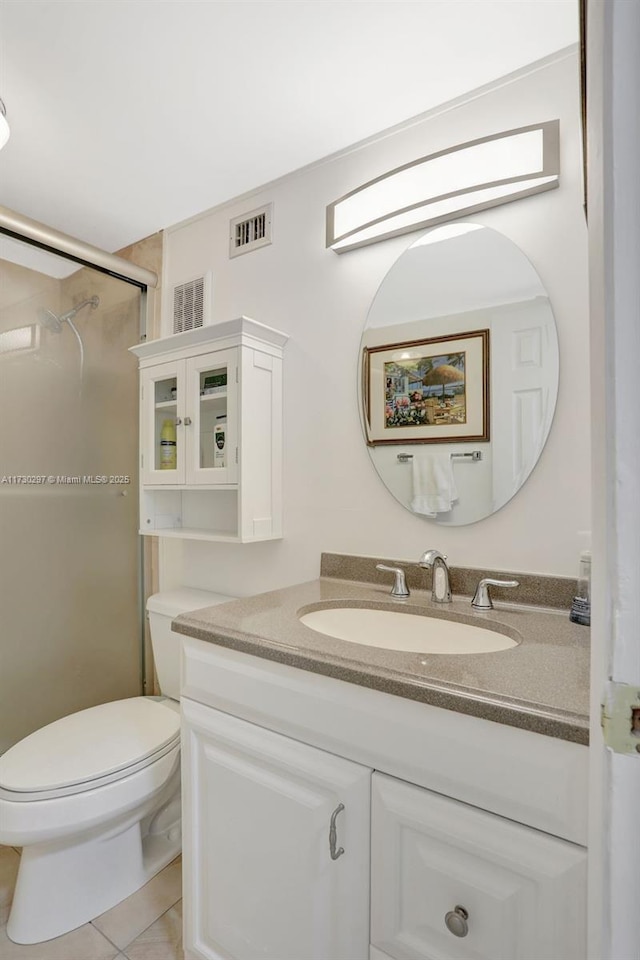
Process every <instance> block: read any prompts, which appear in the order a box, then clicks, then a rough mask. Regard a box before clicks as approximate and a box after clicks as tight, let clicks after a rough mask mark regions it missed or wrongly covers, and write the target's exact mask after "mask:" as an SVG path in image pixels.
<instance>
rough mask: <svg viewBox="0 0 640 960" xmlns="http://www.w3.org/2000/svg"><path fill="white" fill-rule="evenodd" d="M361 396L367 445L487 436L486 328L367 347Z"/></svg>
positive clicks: (430, 441) (432, 441)
mask: <svg viewBox="0 0 640 960" xmlns="http://www.w3.org/2000/svg"><path fill="white" fill-rule="evenodd" d="M362 395H363V403H364V417H365V428H366V432H367V443H368V444H369V445H370V446H377V445H379V444H388V443H403V444H406V443H467V442H469V441H472V440H473V441H483V440H489V436H490V417H489V413H490V410H489V407H490V384H489V330H470V331H468V332H464V333H457V334H454V335H449V336H443V337H430V338H429V339H424V340H407V341H403V342H400V343H386V344H382V345H379V346H368V347H365V348H364V349H363V352H362Z"/></svg>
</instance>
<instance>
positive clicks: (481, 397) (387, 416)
mask: <svg viewBox="0 0 640 960" xmlns="http://www.w3.org/2000/svg"><path fill="white" fill-rule="evenodd" d="M361 347H362V349H361V380H360V396H361V411H362V422H363V429H364V433H365V439H366V441H367V444H368V447H369V453H370V455H371V460H372V463H373V465H374V467H375V468H376V470H377V472H378V474H379V476H380V478H381V479H382V481H383V483H384V484H385V486H386V487H387V489H388V490H389V492H390V493H392V494H393V496H394V497H395V498H396V499H397V500H398V501H399V502H400V503H401V504H402V505H403V506H404V507H406V508H407V509H408V510H410V511H412V512H413V513H415V514H416V515H418V516H422V517H427V518H429V519H433V520H435V521H436V522H437V523H441V524H450V525H454V526H457V525H461V524H466V523H475V522H476V521H477V520H482V519H483V518H484V517H488V516H490V515H491V514H492V513H495V511H496V510H499V509H500V507H503V506H504V504H505V503H507V501H509V500H510V499H511V498H512V497H513V496H514V494H516V493H517V491H518V490H519V489H520V487H521V486H522V484H523V483H524V482H525V480H526V479H527V477H528V476H529V474H530V473H531V471H532V470H533V468H534V466H535V464H536V462H537V461H538V458H539V457H540V454H541V452H542V448H543V447H544V444H545V441H546V439H547V437H548V435H549V430H550V428H551V421H552V419H553V414H554V410H555V405H556V398H557V394H558V336H557V332H556V326H555V321H554V318H553V313H552V310H551V304H550V303H549V298H548V296H547V293H546V290H545V289H544V287H543V285H542V282H541V280H540V277H539V276H538V274H537V273H536V271H535V270H534V268H533V266H532V265H531V263H530V262H529V260H528V259H527V258H526V256H525V255H524V254H523V253H522V251H521V250H520V249H519V248H518V247H517V246H516V245H515V244H514V243H513V242H512V241H511V240H509V239H507V238H506V237H504V236H503V235H502V234H500V233H498V232H497V231H496V230H493V229H490V228H489V227H483V226H482V225H481V224H478V223H453V224H446V225H444V226H441V227H435V228H434V229H432V230H429V231H428V232H427V233H425V234H423V235H421V236H420V237H418V239H417V240H416V241H415V242H414V243H412V245H411V246H410V247H409V248H408V249H407V250H405V252H404V253H403V254H402V255H401V256H400V257H399V258H398V260H397V261H396V263H395V264H394V265H393V267H392V268H391V270H390V271H389V272H388V274H387V275H386V277H385V278H384V280H383V281H382V283H381V285H380V288H379V290H378V292H377V294H376V296H375V299H374V301H373V303H372V305H371V309H370V310H369V313H368V315H367V321H366V324H365V330H364V334H363V337H362V344H361Z"/></svg>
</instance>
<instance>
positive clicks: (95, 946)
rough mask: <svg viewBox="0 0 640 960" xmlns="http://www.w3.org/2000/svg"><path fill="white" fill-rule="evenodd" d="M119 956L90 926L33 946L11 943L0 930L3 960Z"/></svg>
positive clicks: (98, 959) (85, 959)
mask: <svg viewBox="0 0 640 960" xmlns="http://www.w3.org/2000/svg"><path fill="white" fill-rule="evenodd" d="M118 955H119V954H118V949H117V947H114V945H113V944H112V943H110V942H109V941H108V940H107V938H106V937H103V936H102V934H101V933H100V932H99V931H98V930H96V929H95V927H92V926H91V924H90V923H85V925H84V926H83V927H78V929H77V930H72V931H71V933H65V935H64V936H63V937H56V938H55V939H54V940H46V941H45V942H44V943H33V944H18V943H12V941H11V940H9V938H8V937H7V931H6V927H3V928H2V929H1V930H0V957H1V958H2V960H115V958H116V957H117V956H118Z"/></svg>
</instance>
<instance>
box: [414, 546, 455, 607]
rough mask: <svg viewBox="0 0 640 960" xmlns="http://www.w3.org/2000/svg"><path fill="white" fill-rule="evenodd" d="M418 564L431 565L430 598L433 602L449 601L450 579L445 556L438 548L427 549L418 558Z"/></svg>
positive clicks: (426, 567)
mask: <svg viewBox="0 0 640 960" xmlns="http://www.w3.org/2000/svg"><path fill="white" fill-rule="evenodd" d="M418 566H419V567H424V568H425V569H428V568H429V567H433V575H432V577H431V599H432V600H433V601H435V603H451V580H450V577H449V567H448V566H447V558H446V557H445V556H443V555H442V554H441V553H440V551H439V550H427V551H426V552H425V553H423V554H422V556H421V557H420V559H419V560H418Z"/></svg>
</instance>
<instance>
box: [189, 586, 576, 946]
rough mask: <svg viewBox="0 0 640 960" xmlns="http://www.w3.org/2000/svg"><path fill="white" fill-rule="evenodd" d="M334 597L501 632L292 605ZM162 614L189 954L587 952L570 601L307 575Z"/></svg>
mask: <svg viewBox="0 0 640 960" xmlns="http://www.w3.org/2000/svg"><path fill="white" fill-rule="evenodd" d="M332 607H333V608H335V607H340V608H345V607H346V608H353V609H358V608H361V609H368V610H375V609H381V610H391V611H394V610H397V611H398V612H402V611H404V612H411V613H413V614H414V615H418V616H422V617H424V619H425V629H426V630H431V629H436V630H437V625H438V622H439V620H440V618H441V617H445V618H446V619H447V620H449V621H451V622H452V623H454V624H455V623H459V624H467V625H470V626H473V625H474V624H475V625H478V626H480V627H482V628H483V629H489V630H493V631H497V632H499V633H502V634H503V635H505V636H509V637H510V638H512V639H514V640H515V641H516V645H515V646H513V647H511V648H510V649H507V650H501V651H498V652H492V653H484V654H467V655H458V656H456V655H449V654H430V653H420V652H401V651H398V650H389V649H383V648H372V647H369V646H367V645H364V644H362V643H360V642H358V643H352V642H349V641H346V640H343V639H337V638H333V637H329V636H326V635H324V634H322V633H318V632H316V631H314V630H312V629H309V628H308V627H306V626H304V625H303V624H302V623H301V622H300V619H299V618H300V616H303V615H304V613H305V612H307V611H308V610H309V609H311V610H322V609H331V608H332ZM174 629H175V630H176V631H178V632H179V633H182V634H185V635H186V637H187V639H186V640H185V642H184V654H183V687H182V709H183V802H184V866H185V875H184V881H185V887H184V904H185V949H186V953H187V956H189V957H192V958H195V957H198V958H216V960H218V958H225V960H226V958H235V960H249V958H255V957H258V956H260V957H265V958H273V960H301V958H304V960H316V958H317V960H385V958H389V957H392V958H397V960H472V958H473V960H480V958H487V960H558V958H560V957H562V960H583V958H584V956H585V931H586V919H585V905H586V838H587V810H586V802H587V801H586V798H587V753H588V751H587V748H586V742H587V731H588V721H587V713H588V650H587V644H586V641H585V636H586V633H585V630H584V628H580V627H577V626H576V625H574V624H571V623H570V622H569V620H568V617H567V615H566V613H565V612H564V611H563V612H560V611H552V610H542V609H534V608H526V607H517V606H513V605H509V606H507V605H503V606H500V607H499V609H496V610H493V611H491V613H489V614H476V613H474V612H472V611H471V610H470V605H469V600H468V598H456V599H454V602H453V603H452V604H447V605H446V609H445V610H444V611H443V610H442V609H438V605H436V604H434V603H433V602H432V601H431V600H430V599H429V596H428V595H427V594H426V593H425V592H423V591H419V592H415V591H414V592H413V593H412V596H411V598H410V599H409V600H408V601H404V602H401V603H400V604H398V603H397V602H396V603H395V604H394V603H393V602H391V601H390V598H389V595H388V588H383V587H380V586H374V585H371V584H365V583H356V582H347V581H344V580H338V579H331V578H321V579H320V580H317V581H312V582H310V583H306V584H300V585H298V586H295V587H290V588H287V589H284V590H279V591H273V592H271V593H266V594H262V595H259V596H256V597H251V598H247V599H245V600H239V601H234V602H232V603H230V604H224V605H221V606H218V607H216V608H207V609H204V610H201V611H197V612H195V613H191V614H187V615H184V616H181V617H179V618H178V619H177V620H176V621H175V622H174ZM398 632H399V633H401V632H402V630H401V628H400V629H399V631H398Z"/></svg>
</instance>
